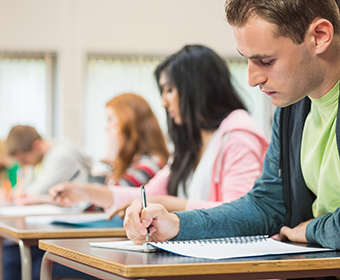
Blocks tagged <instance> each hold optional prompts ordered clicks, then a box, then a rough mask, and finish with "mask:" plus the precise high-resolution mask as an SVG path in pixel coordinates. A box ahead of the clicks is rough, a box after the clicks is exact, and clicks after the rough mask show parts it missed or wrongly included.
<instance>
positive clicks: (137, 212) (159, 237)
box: [124, 199, 180, 244]
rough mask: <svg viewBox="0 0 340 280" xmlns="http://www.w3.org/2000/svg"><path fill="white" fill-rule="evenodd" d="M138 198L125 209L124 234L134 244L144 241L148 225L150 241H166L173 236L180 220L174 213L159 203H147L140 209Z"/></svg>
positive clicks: (176, 231) (176, 232) (140, 204)
mask: <svg viewBox="0 0 340 280" xmlns="http://www.w3.org/2000/svg"><path fill="white" fill-rule="evenodd" d="M142 208H143V207H142V203H141V201H140V200H138V199H137V200H134V201H133V202H132V204H131V206H130V207H128V208H127V209H126V215H125V219H124V228H125V229H126V235H127V237H128V238H129V239H131V240H132V241H133V242H134V243H135V244H143V243H145V237H146V235H147V228H148V227H149V231H150V239H151V241H166V240H169V239H172V238H174V237H175V236H176V235H177V234H178V232H179V227H180V220H179V218H178V216H177V215H176V214H173V213H169V212H168V211H167V210H166V209H165V207H164V206H162V205H160V204H151V203H149V204H148V207H146V208H145V209H142Z"/></svg>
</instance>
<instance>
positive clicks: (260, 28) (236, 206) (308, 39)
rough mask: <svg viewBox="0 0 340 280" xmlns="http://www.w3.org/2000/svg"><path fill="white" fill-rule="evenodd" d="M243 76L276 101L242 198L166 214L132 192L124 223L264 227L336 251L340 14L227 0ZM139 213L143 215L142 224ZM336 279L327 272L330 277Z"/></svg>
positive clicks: (203, 228) (187, 228) (318, 5)
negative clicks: (266, 140) (262, 152)
mask: <svg viewBox="0 0 340 280" xmlns="http://www.w3.org/2000/svg"><path fill="white" fill-rule="evenodd" d="M226 15H227V20H228V22H229V23H230V24H231V26H232V28H233V31H234V35H235V38H236V43H237V48H238V51H239V52H240V53H241V54H242V55H243V56H244V57H246V58H247V60H248V63H249V66H248V69H249V80H248V82H249V84H250V85H251V86H259V87H260V89H261V90H262V91H263V92H265V93H266V94H268V95H269V96H270V97H271V100H272V103H273V104H274V105H276V106H278V107H279V108H278V109H277V110H276V112H275V116H274V123H273V133H272V140H271V143H270V146H269V148H268V152H267V154H266V159H265V163H264V169H263V172H262V176H261V177H260V178H259V179H258V180H256V182H255V186H254V188H253V189H252V190H251V191H250V192H249V193H248V194H247V195H245V196H244V197H242V198H241V199H239V200H236V201H234V202H231V203H225V204H223V205H221V206H219V207H215V208H212V209H208V210H197V211H184V212H177V213H168V212H167V211H166V210H165V209H164V207H163V206H162V205H156V204H150V206H149V207H147V208H146V209H144V210H143V211H142V207H141V203H140V201H137V200H135V201H134V202H133V204H132V205H131V207H130V208H129V209H128V210H127V214H126V217H127V218H126V220H125V221H124V223H125V228H126V230H127V235H128V237H129V238H130V239H132V240H133V241H134V242H135V243H139V244H141V243H144V242H145V236H146V234H147V230H146V228H147V227H149V226H150V225H151V226H150V232H151V240H152V241H164V240H167V239H173V238H174V239H177V240H184V239H201V238H219V237H228V236H241V235H258V234H268V235H272V234H275V233H279V232H280V236H281V238H282V239H286V238H288V239H289V240H290V241H292V242H305V243H306V242H308V243H313V244H319V245H321V246H323V247H328V248H333V249H336V250H340V223H339V221H340V171H339V170H340V154H339V152H340V144H339V143H340V141H339V137H340V129H339V128H340V126H339V125H340V124H339V114H340V107H339V92H340V85H339V83H340V82H339V81H340V68H339V65H340V56H339V53H340V15H339V10H338V7H337V5H336V3H335V1H334V0H323V1H319V0H291V1H266V0H228V1H227V4H226ZM141 221H143V224H141ZM333 279H334V278H333Z"/></svg>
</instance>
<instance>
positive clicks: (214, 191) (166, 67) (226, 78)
mask: <svg viewBox="0 0 340 280" xmlns="http://www.w3.org/2000/svg"><path fill="white" fill-rule="evenodd" d="M155 76H156V79H157V82H158V85H159V88H160V91H161V94H162V103H163V106H164V108H165V109H166V110H167V117H168V129H169V134H170V136H171V139H172V141H173V146H174V153H173V155H172V157H171V160H170V161H169V163H168V165H166V166H165V167H164V168H163V169H162V170H160V171H159V172H158V173H157V174H156V176H155V177H154V178H153V179H151V180H150V182H149V183H148V184H147V185H146V190H147V193H148V197H149V198H150V200H152V201H155V202H156V201H157V202H160V203H162V204H163V205H164V206H166V207H167V209H168V210H170V211H174V210H185V209H195V208H211V207H214V206H216V205H219V204H222V203H223V202H229V201H232V200H235V199H237V198H239V197H241V196H242V195H244V194H246V193H247V192H248V191H249V190H250V189H251V186H252V185H253V183H254V180H255V179H256V178H257V177H258V176H259V175H260V174H261V170H262V164H263V159H264V154H265V152H266V150H267V147H268V141H267V138H266V136H265V134H264V132H263V130H262V129H261V128H260V127H259V125H258V124H257V123H256V122H255V121H254V120H253V119H252V117H251V116H250V115H249V113H247V111H246V110H245V108H244V106H243V104H242V102H241V100H240V98H239V97H238V95H237V94H236V92H235V90H234V88H233V86H232V85H231V82H230V73H229V71H228V68H227V66H226V64H225V62H224V61H223V60H222V59H221V58H220V57H219V56H218V55H217V54H216V53H215V52H214V51H213V50H211V49H209V48H207V47H205V46H201V45H189V46H185V47H184V48H182V49H181V50H180V51H178V52H177V53H175V54H173V55H171V56H170V57H168V58H167V59H165V61H163V62H162V63H161V64H160V65H159V66H158V67H157V69H156V71H155ZM50 193H51V194H52V195H55V194H56V193H59V196H58V202H60V203H64V204H67V205H71V204H73V203H77V202H79V201H80V200H87V199H90V200H91V201H92V202H93V203H94V204H96V205H98V206H101V207H103V208H106V209H108V208H110V209H108V210H107V211H110V212H114V211H115V210H117V209H120V208H125V207H126V205H129V204H130V202H131V201H132V200H133V199H135V198H137V197H139V196H140V190H139V189H134V188H129V187H122V186H113V187H110V188H109V189H108V188H101V189H99V188H98V187H97V186H93V185H91V186H87V187H86V188H80V189H79V188H77V189H75V188H74V187H73V184H72V183H62V184H59V185H57V186H54V187H53V188H52V189H51V190H50ZM80 193H81V195H79V194H80Z"/></svg>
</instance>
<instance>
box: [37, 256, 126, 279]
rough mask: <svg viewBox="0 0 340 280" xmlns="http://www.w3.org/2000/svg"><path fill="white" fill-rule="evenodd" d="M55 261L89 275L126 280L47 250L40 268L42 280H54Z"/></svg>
mask: <svg viewBox="0 0 340 280" xmlns="http://www.w3.org/2000/svg"><path fill="white" fill-rule="evenodd" d="M53 262H57V263H60V264H62V265H64V266H67V267H70V268H73V269H75V270H78V271H81V272H84V273H86V274H88V275H91V276H94V277H97V278H99V279H104V280H126V279H127V278H125V277H120V276H118V275H115V274H113V273H110V272H106V271H104V270H101V269H98V268H95V267H92V266H89V265H86V264H81V263H79V262H77V261H73V260H70V259H68V258H65V257H62V256H58V255H55V254H53V253H50V252H46V253H45V254H44V257H43V260H42V263H41V270H40V280H52V266H53Z"/></svg>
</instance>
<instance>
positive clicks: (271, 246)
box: [90, 235, 334, 260]
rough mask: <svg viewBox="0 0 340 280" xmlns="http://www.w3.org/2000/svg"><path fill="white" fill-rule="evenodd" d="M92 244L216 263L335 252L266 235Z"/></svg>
mask: <svg viewBox="0 0 340 280" xmlns="http://www.w3.org/2000/svg"><path fill="white" fill-rule="evenodd" d="M90 245H91V246H95V247H102V248H110V249H119V250H133V251H140V252H150V251H152V249H161V250H165V251H168V252H171V253H175V254H178V255H182V256H188V257H195V258H205V259H216V260H218V259H227V258H240V257H255V256H264V255H281V254H296V253H311V252H322V251H334V250H332V249H328V248H319V247H310V246H309V245H308V246H307V244H301V246H300V245H293V244H290V243H286V242H281V241H277V240H274V239H272V238H269V237H268V236H262V235H261V236H246V237H229V238H218V239H202V240H185V241H166V242H148V243H147V244H146V243H145V244H143V245H134V244H133V243H132V241H124V242H121V241H120V242H97V243H90ZM153 251H154V250H153Z"/></svg>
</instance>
